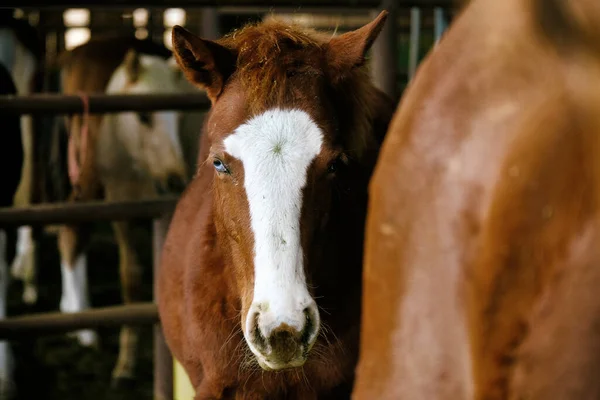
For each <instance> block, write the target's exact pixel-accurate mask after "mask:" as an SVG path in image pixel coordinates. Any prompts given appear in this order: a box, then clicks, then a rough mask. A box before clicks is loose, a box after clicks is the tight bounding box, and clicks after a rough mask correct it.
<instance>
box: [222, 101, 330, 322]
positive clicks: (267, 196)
mask: <svg viewBox="0 0 600 400" xmlns="http://www.w3.org/2000/svg"><path fill="white" fill-rule="evenodd" d="M322 142H323V133H322V132H321V130H320V129H319V127H318V126H317V125H316V124H315V122H313V120H312V119H311V118H310V116H309V115H308V114H307V113H306V112H303V111H300V110H281V109H273V110H269V111H266V112H265V113H263V114H261V115H258V116H256V117H254V118H252V119H250V120H249V121H247V122H246V123H244V124H242V125H240V126H239V127H238V128H237V129H236V130H235V132H234V133H233V134H231V135H230V136H228V137H227V138H226V139H225V141H224V145H225V151H227V152H228V153H229V154H230V155H231V156H233V157H235V158H237V159H240V160H241V161H242V163H243V165H244V174H245V177H244V188H245V190H246V195H247V198H248V204H249V207H250V220H251V227H252V231H253V234H254V299H253V302H252V309H251V310H255V309H259V310H262V312H261V317H260V322H259V323H260V327H261V330H262V331H263V334H268V332H270V331H271V330H272V329H273V328H276V327H278V326H279V325H280V324H281V323H286V324H288V325H290V326H293V327H295V328H296V329H298V330H301V329H302V328H303V326H304V324H305V315H304V314H303V310H304V308H306V307H307V306H308V305H310V304H314V301H313V300H312V298H311V296H310V294H309V293H308V289H307V287H306V278H305V275H304V268H303V252H302V245H301V239H300V213H301V209H302V189H303V188H304V186H305V185H306V177H307V170H308V167H309V165H310V164H311V162H312V161H313V160H314V159H315V157H316V156H317V155H318V154H319V152H320V150H321V144H322Z"/></svg>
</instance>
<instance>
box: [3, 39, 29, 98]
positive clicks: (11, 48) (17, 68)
mask: <svg viewBox="0 0 600 400" xmlns="http://www.w3.org/2000/svg"><path fill="white" fill-rule="evenodd" d="M0 63H2V64H4V66H5V67H6V68H7V69H8V70H9V71H10V74H11V76H12V78H13V81H14V83H15V86H16V87H17V94H19V95H20V96H22V95H26V94H28V93H29V92H30V88H31V82H32V79H33V74H34V72H35V67H36V60H35V57H34V55H33V54H31V52H30V51H28V50H27V49H26V48H25V46H23V44H22V43H21V42H20V41H19V40H18V39H17V36H16V35H15V33H14V32H13V31H12V30H11V29H8V28H1V29H0Z"/></svg>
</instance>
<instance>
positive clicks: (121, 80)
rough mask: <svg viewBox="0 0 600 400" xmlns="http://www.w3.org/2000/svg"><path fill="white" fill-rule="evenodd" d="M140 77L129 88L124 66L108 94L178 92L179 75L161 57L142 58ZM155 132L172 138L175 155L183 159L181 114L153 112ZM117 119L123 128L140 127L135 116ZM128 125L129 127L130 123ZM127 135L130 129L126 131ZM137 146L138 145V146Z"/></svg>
mask: <svg viewBox="0 0 600 400" xmlns="http://www.w3.org/2000/svg"><path fill="white" fill-rule="evenodd" d="M139 59H140V65H141V67H142V70H141V74H140V76H139V79H138V81H137V82H136V83H135V84H129V79H128V77H127V72H126V70H125V67H124V65H121V66H119V67H118V68H117V69H116V70H115V72H114V73H113V75H112V77H111V79H110V81H109V83H108V85H107V87H106V93H107V94H112V93H125V92H127V93H128V94H146V93H166V94H168V93H171V94H175V93H177V92H179V89H180V86H179V82H178V79H176V77H177V75H176V73H175V71H174V70H173V68H172V67H171V66H170V64H169V61H168V60H164V59H163V58H161V57H157V56H149V55H140V56H139ZM153 114H154V116H155V125H156V127H155V129H154V130H155V131H157V132H165V133H166V134H167V135H169V139H170V140H171V144H172V146H173V149H174V150H175V153H176V154H177V156H179V157H183V151H182V149H181V144H180V141H179V136H178V114H179V113H178V112H177V111H161V112H154V113H153ZM113 117H114V118H117V119H118V120H121V121H122V122H123V125H129V126H131V124H132V123H133V124H137V123H138V122H137V117H136V116H135V114H134V113H131V112H128V113H120V114H115V115H113ZM127 121H129V123H127ZM125 131H126V132H127V129H126V130H125ZM135 145H136V146H137V145H139V144H138V143H135Z"/></svg>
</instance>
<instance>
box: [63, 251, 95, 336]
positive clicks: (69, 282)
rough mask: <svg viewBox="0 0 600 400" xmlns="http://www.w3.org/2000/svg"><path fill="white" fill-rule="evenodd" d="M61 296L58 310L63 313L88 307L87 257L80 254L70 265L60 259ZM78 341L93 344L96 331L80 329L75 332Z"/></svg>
mask: <svg viewBox="0 0 600 400" xmlns="http://www.w3.org/2000/svg"><path fill="white" fill-rule="evenodd" d="M60 270H61V272H62V298H61V300H60V310H61V311H62V312H64V313H74V312H79V311H83V310H86V309H88V308H89V307H90V300H89V297H88V280H87V258H86V256H85V254H81V255H79V256H78V257H77V259H76V260H75V265H73V266H70V265H68V264H67V263H66V262H64V261H62V262H61V264H60ZM76 335H77V337H78V339H79V341H80V343H81V344H82V345H84V346H91V345H94V344H95V343H96V341H97V337H96V333H95V332H94V331H92V330H88V329H85V330H81V331H78V332H77V333H76Z"/></svg>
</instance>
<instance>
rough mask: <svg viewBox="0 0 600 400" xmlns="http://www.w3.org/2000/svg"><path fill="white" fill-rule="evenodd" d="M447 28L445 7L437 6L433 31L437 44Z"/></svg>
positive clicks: (434, 13)
mask: <svg viewBox="0 0 600 400" xmlns="http://www.w3.org/2000/svg"><path fill="white" fill-rule="evenodd" d="M444 30H446V20H445V18H444V9H443V8H441V7H436V8H434V9H433V32H434V41H435V44H437V43H438V42H439V41H440V39H441V37H442V35H443V34H444Z"/></svg>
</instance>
